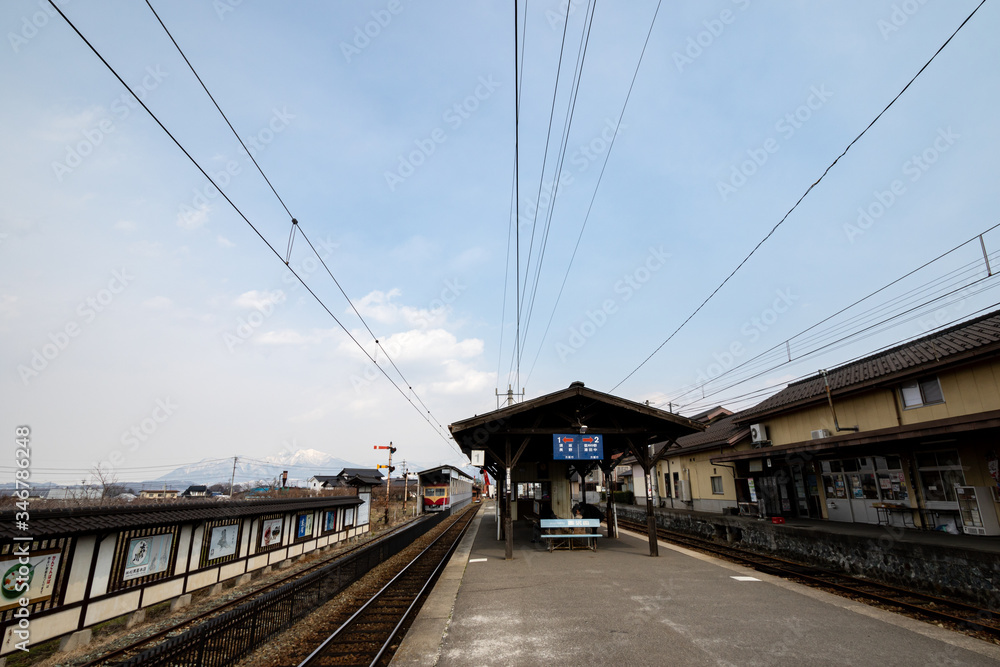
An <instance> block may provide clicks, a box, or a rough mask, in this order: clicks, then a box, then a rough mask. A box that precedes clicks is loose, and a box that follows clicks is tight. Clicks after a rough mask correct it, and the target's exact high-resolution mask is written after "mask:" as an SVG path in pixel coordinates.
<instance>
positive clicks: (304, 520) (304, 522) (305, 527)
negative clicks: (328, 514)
mask: <svg viewBox="0 0 1000 667" xmlns="http://www.w3.org/2000/svg"><path fill="white" fill-rule="evenodd" d="M312 532H313V515H312V512H310V513H309V514H300V515H299V516H298V528H297V529H296V531H295V537H308V536H310V535H312Z"/></svg>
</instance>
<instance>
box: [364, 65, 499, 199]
mask: <svg viewBox="0 0 1000 667" xmlns="http://www.w3.org/2000/svg"><path fill="white" fill-rule="evenodd" d="M499 87H500V83H499V82H497V81H495V80H494V79H493V75H492V74H491V75H489V76H487V77H482V76H481V77H479V83H478V85H477V86H476V87H475V89H474V90H473V91H472V94H471V95H468V96H466V97H465V98H464V99H462V100H460V101H458V102H456V103H454V104H452V105H451V106H450V107H448V108H447V109H446V110H445V112H444V113H443V114H442V115H441V120H443V121H444V122H445V123H447V124H448V127H449V128H451V130H452V131H454V130H457V129H458V128H460V127H461V126H462V125H463V124H464V123H465V121H467V120H469V118H471V117H472V114H473V113H475V112H476V110H477V109H479V107H480V105H481V104H482V103H483V102H485V101H486V100H488V99H490V97H492V96H493V93H494V92H496V89H497V88H499ZM446 141H448V133H447V131H445V130H444V129H443V128H440V127H435V128H434V129H433V130H431V131H430V133H429V134H428V135H427V137H426V138H424V139H414V140H413V145H414V149H413V150H411V151H410V152H409V153H407V154H406V155H405V156H404V155H402V154H400V155H397V156H396V157H397V159H398V164H397V165H396V168H395V169H394V170H392V171H390V170H388V169H387V170H386V171H385V172H384V174H383V175H384V176H385V184H386V185H387V186H388V187H389V192H395V191H396V188H397V187H399V186H400V185H401V184H402V183H403V182H404V181H406V179H408V178H409V177H410V176H413V174H415V173H416V171H417V169H419V168H420V167H422V166H423V165H424V164H426V163H427V160H428V159H430V157H431V156H432V155H434V153H435V152H436V151H437V149H438V146H440V145H441V144H443V143H444V142H446Z"/></svg>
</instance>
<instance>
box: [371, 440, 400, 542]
mask: <svg viewBox="0 0 1000 667" xmlns="http://www.w3.org/2000/svg"><path fill="white" fill-rule="evenodd" d="M375 449H388V450H389V465H387V466H382V465H380V466H376V467H377V468H385V469H386V476H385V519H384V521H383V523H385V525H387V526H388V525H389V484H390V483H391V482H392V471H393V470H395V468H393V467H392V455H393V453H394V452H395V451H396V448H395V447H393V446H392V441H391V440H390V441H389V446H388V447H386V446H385V445H375Z"/></svg>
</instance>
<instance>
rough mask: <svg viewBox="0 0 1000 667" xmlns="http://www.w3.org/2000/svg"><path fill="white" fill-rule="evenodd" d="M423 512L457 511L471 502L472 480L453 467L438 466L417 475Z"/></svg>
mask: <svg viewBox="0 0 1000 667" xmlns="http://www.w3.org/2000/svg"><path fill="white" fill-rule="evenodd" d="M417 475H418V479H419V480H420V499H421V505H422V506H423V511H424V512H444V511H447V510H450V509H459V508H461V507H465V506H466V505H468V504H469V503H470V502H472V483H473V479H472V477H470V476H469V475H467V474H465V473H464V472H462V471H461V470H459V469H458V468H456V467H454V466H440V467H438V468H431V469H430V470H424V471H421V472H419V473H417Z"/></svg>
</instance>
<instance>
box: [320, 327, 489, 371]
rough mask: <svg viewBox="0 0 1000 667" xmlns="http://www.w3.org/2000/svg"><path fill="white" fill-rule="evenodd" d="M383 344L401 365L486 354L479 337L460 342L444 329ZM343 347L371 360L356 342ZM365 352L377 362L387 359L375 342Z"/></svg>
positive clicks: (388, 339) (393, 338)
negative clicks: (402, 363)
mask: <svg viewBox="0 0 1000 667" xmlns="http://www.w3.org/2000/svg"><path fill="white" fill-rule="evenodd" d="M379 342H380V343H381V344H382V349H383V350H385V353H386V354H388V355H389V356H390V357H392V359H393V361H396V362H397V363H398V362H407V363H414V362H423V361H438V362H441V361H446V360H449V359H471V358H473V357H477V356H479V355H481V354H482V353H483V341H482V340H480V339H479V338H467V339H465V340H461V341H460V340H458V338H457V337H456V336H455V334H453V333H451V332H450V331H445V330H444V329H431V330H429V331H424V330H421V329H411V330H410V331H403V332H401V333H395V334H392V335H391V336H388V337H385V338H381V339H379ZM340 345H341V349H342V350H343V351H345V352H347V353H349V354H351V355H352V356H354V357H355V358H361V359H364V360H365V361H367V358H366V357H364V355H362V354H361V351H360V350H358V348H357V346H356V345H354V343H353V342H352V341H350V340H346V341H343V342H342V343H341V344H340ZM365 349H367V350H368V352H369V353H370V354H371V355H372V356H374V357H376V359H379V360H384V358H385V355H384V354H383V353H382V350H378V353H377V355H376V352H375V349H376V348H375V344H374V342H372V343H369V344H366V345H365Z"/></svg>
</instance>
